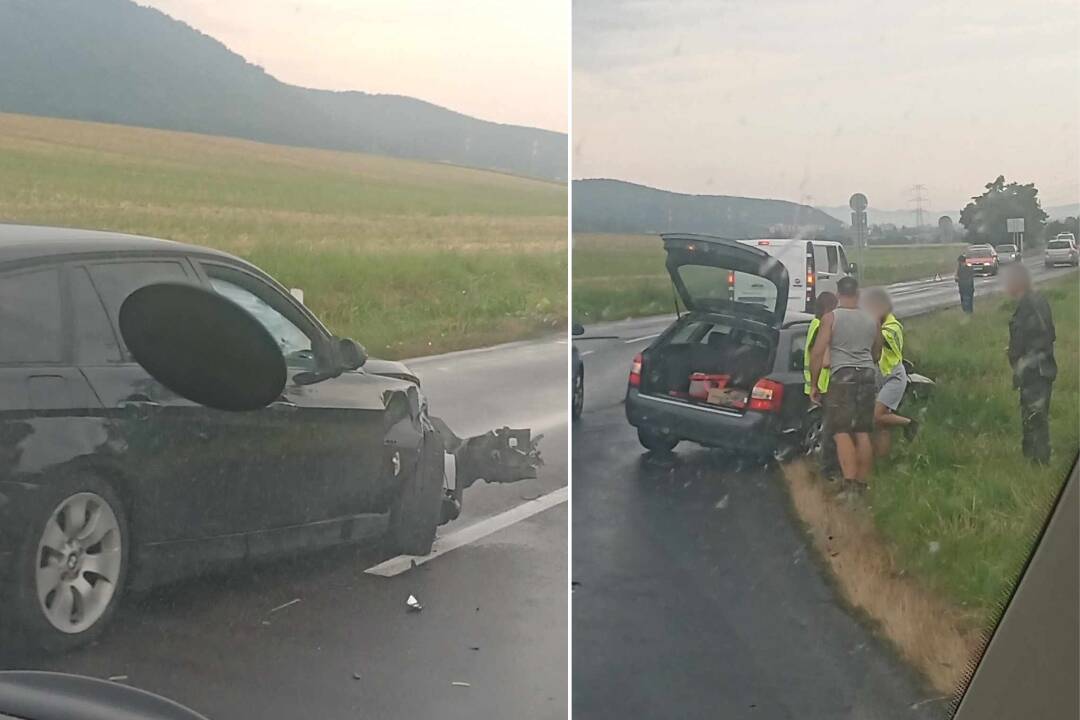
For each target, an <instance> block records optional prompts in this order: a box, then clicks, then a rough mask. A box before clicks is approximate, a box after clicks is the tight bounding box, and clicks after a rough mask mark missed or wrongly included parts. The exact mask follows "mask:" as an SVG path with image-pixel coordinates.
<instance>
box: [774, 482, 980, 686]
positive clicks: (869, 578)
mask: <svg viewBox="0 0 1080 720" xmlns="http://www.w3.org/2000/svg"><path fill="white" fill-rule="evenodd" d="M783 474H784V479H785V482H786V483H787V486H788V489H789V491H790V494H791V500H792V504H793V505H794V508H795V511H796V513H797V515H798V516H799V518H800V519H801V520H802V521H803V523H805V525H806V527H807V529H808V531H809V533H810V535H811V537H812V540H813V543H814V547H815V548H816V549H817V550H818V552H819V553H820V555H821V558H822V560H823V561H824V562H825V564H826V565H827V566H828V567H829V569H830V570H831V571H832V575H833V578H834V580H835V582H836V584H837V586H838V587H839V590H840V592H841V594H842V595H843V597H844V599H845V600H846V601H847V602H848V603H850V604H851V605H852V606H853V607H855V608H856V609H857V610H859V611H861V612H863V613H865V614H866V616H867V617H869V618H870V619H871V620H873V621H874V622H875V623H876V624H877V626H878V628H879V630H880V632H881V633H882V634H883V635H884V636H885V637H886V638H888V639H889V640H890V641H891V642H892V643H893V644H894V645H895V646H896V648H897V649H898V650H899V652H900V654H901V655H902V656H903V657H904V658H905V659H906V660H907V661H908V662H909V663H911V664H912V665H913V666H914V667H916V668H917V669H918V670H919V671H920V672H922V674H923V675H924V676H925V677H926V679H927V680H928V681H929V682H930V683H931V684H932V685H933V686H934V687H935V688H937V689H938V690H939V691H941V692H942V693H945V694H951V693H954V692H956V691H957V690H958V688H959V687H960V684H961V683H962V682H963V681H964V678H965V674H966V673H967V671H968V668H969V666H970V664H971V662H972V661H973V660H975V659H976V658H977V657H978V655H977V653H978V652H979V651H980V649H981V647H982V644H983V642H984V638H983V633H982V632H981V631H980V630H978V629H977V625H976V623H975V621H974V620H975V619H974V618H973V617H972V615H971V614H970V613H965V612H963V611H960V610H958V609H957V608H956V607H954V606H953V605H950V604H949V603H948V602H946V601H945V600H943V599H941V598H940V597H938V596H937V595H935V594H934V593H932V592H930V591H929V590H927V589H926V588H925V587H924V586H922V585H921V584H920V583H919V582H918V581H917V580H915V579H913V578H911V577H908V576H906V575H905V574H904V573H903V572H902V571H901V570H900V569H899V567H898V565H897V563H896V562H895V560H894V559H893V557H892V556H891V554H890V552H889V550H888V548H887V547H886V546H885V543H884V542H883V541H882V539H881V536H880V535H879V533H878V531H877V529H876V528H875V527H874V522H873V518H872V517H871V516H870V514H869V512H868V511H867V509H866V508H865V507H863V506H860V505H858V504H851V505H849V504H846V503H844V502H841V501H838V500H837V499H836V497H835V496H834V494H833V491H832V490H831V489H830V488H829V487H828V483H827V482H826V481H824V480H822V479H821V478H820V477H818V476H817V475H816V474H814V473H813V472H812V471H811V469H810V468H809V467H808V466H807V465H806V463H804V462H802V461H799V462H793V463H789V464H787V465H785V466H784V468H783Z"/></svg>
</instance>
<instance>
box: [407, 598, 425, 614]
mask: <svg viewBox="0 0 1080 720" xmlns="http://www.w3.org/2000/svg"><path fill="white" fill-rule="evenodd" d="M405 607H407V608H409V610H411V611H412V612H420V611H421V610H423V609H424V606H423V605H421V604H420V601H419V600H417V599H416V596H415V595H410V596H409V599H408V600H406V601H405Z"/></svg>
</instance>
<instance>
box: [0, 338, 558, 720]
mask: <svg viewBox="0 0 1080 720" xmlns="http://www.w3.org/2000/svg"><path fill="white" fill-rule="evenodd" d="M566 351H567V346H566V343H565V340H562V339H559V338H548V339H545V340H542V341H535V342H525V343H515V344H511V345H503V346H499V347H495V348H489V349H485V350H478V351H468V352H461V353H452V354H449V355H442V356H437V357H430V358H422V359H417V360H415V361H412V362H410V363H409V364H410V366H411V367H412V368H413V369H414V370H415V371H417V373H418V374H419V375H420V376H421V383H422V385H423V387H424V390H425V392H426V394H427V395H428V398H429V401H430V407H431V409H432V412H433V414H437V415H441V416H442V417H443V418H444V419H445V420H446V421H447V422H448V423H449V424H450V426H451V427H452V428H453V429H454V430H455V431H456V432H458V434H460V435H471V434H475V433H479V432H483V431H485V430H488V429H491V428H493V427H497V426H502V425H510V426H513V427H533V428H534V429H537V430H540V431H542V432H545V433H546V439H545V440H543V441H542V442H541V446H540V447H541V451H542V454H543V458H544V460H545V463H546V464H545V465H544V467H542V468H541V470H540V473H539V477H538V478H537V479H535V480H528V481H524V482H521V483H515V484H513V485H501V486H499V485H485V484H482V483H478V484H477V485H475V486H473V488H471V489H470V490H469V491H468V492H467V494H466V498H465V500H466V506H465V511H464V512H463V513H462V516H461V517H460V518H459V519H458V520H456V521H454V522H453V523H450V524H448V525H446V526H444V527H442V528H440V533H439V534H440V537H445V536H447V535H448V534H451V533H455V532H457V531H459V530H460V529H462V528H465V527H469V526H472V525H473V524H475V523H477V522H479V521H481V520H484V519H485V518H490V517H492V516H497V515H499V514H500V513H502V512H503V511H506V510H508V509H510V508H513V507H515V506H519V505H522V504H527V503H528V502H529V501H530V500H533V499H535V498H537V497H540V496H544V495H546V494H548V493H551V492H553V491H557V490H559V489H560V488H564V487H565V486H566V484H567V452H566V446H567V421H566V402H567V394H566V393H567V382H566ZM563 492H565V490H563ZM567 515H568V509H567V506H566V504H565V503H562V504H554V506H553V507H551V508H549V509H547V510H545V511H543V512H540V513H538V514H535V515H532V516H531V517H528V518H526V519H524V520H522V521H520V522H517V523H515V524H512V525H510V526H508V527H506V528H504V529H501V530H498V531H497V532H494V533H492V534H489V535H487V536H485V537H483V538H481V539H478V540H476V541H475V542H471V543H470V544H467V545H465V546H463V547H459V548H457V549H455V550H453V551H451V552H449V553H447V554H445V555H442V556H440V557H437V558H435V559H434V560H432V561H431V562H428V563H426V564H423V565H421V566H419V567H416V568H413V569H411V570H407V571H405V572H404V573H402V574H400V575H397V576H394V577H379V576H375V575H371V574H367V573H365V572H364V571H365V569H367V568H370V567H372V566H373V565H375V564H377V563H379V562H380V561H382V560H385V559H386V555H385V554H383V552H382V550H381V549H380V548H378V547H363V548H341V549H337V550H334V551H333V552H328V553H322V554H320V555H317V556H305V557H302V558H298V559H295V560H287V561H281V562H276V563H271V564H265V565H261V566H255V567H237V568H234V569H232V570H231V571H230V572H229V573H227V574H225V575H219V576H214V577H208V578H201V579H196V580H192V581H188V582H185V583H181V584H178V585H174V586H169V587H165V588H159V589H157V590H154V591H152V592H151V593H148V594H144V595H142V596H137V597H133V596H130V595H129V596H128V597H127V598H125V602H124V604H123V605H122V606H121V607H120V609H119V612H118V614H117V615H116V617H115V618H114V619H113V623H112V626H111V628H110V630H109V631H108V632H107V633H106V635H105V636H104V637H103V638H102V639H101V641H100V642H99V643H98V644H96V645H94V646H91V647H88V648H85V649H82V650H79V651H76V652H74V653H71V654H70V655H67V656H63V657H52V658H28V657H25V656H18V657H12V656H11V655H10V653H9V655H8V656H7V657H4V656H3V649H0V667H2V668H11V667H20V668H33V669H51V670H63V671H68V672H75V673H79V674H84V675H90V676H94V677H103V678H108V677H116V676H123V677H122V678H121V679H119V680H118V681H119V682H125V683H128V684H131V685H133V686H137V687H140V688H144V689H147V690H151V691H153V692H157V693H160V694H162V695H165V696H166V697H170V698H172V699H174V700H177V701H179V702H181V703H184V704H186V705H188V706H190V707H192V708H193V709H195V710H197V711H199V712H202V713H204V714H206V715H207V716H208V717H210V718H222V719H224V718H229V719H236V720H243V719H245V718H252V719H254V718H258V719H260V720H272V719H275V718H283V719H284V718H288V719H290V720H291V719H293V718H320V720H321V719H326V720H336V719H337V718H350V719H351V718H376V719H379V720H382V719H387V720H392V719H394V718H402V719H406V718H407V719H408V720H416V718H436V717H437V718H445V719H454V718H462V719H463V720H464V719H466V718H468V719H470V720H472V719H473V718H501V717H513V718H526V719H531V718H537V719H541V718H544V719H546V718H565V717H566V706H567V679H566V657H567V643H566V636H567V632H566V630H567V600H566V579H567ZM410 594H411V595H415V596H416V597H417V599H418V600H419V601H420V602H421V604H422V605H423V610H422V611H421V612H409V611H408V610H407V609H406V605H405V602H406V599H407V598H408V597H409V595H410ZM297 599H298V600H299V602H293V601H294V600H297ZM289 603H292V604H289ZM281 606H284V607H281ZM279 607H280V609H277V610H275V608H279ZM455 683H457V684H455Z"/></svg>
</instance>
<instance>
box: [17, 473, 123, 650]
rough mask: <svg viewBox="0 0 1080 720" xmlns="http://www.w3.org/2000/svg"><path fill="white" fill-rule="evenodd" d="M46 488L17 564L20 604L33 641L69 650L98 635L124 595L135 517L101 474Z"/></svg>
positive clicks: (28, 636)
mask: <svg viewBox="0 0 1080 720" xmlns="http://www.w3.org/2000/svg"><path fill="white" fill-rule="evenodd" d="M45 492H46V493H47V497H44V498H43V501H42V503H41V504H40V506H39V507H40V508H41V509H40V511H39V513H38V515H37V516H36V517H34V518H33V519H32V520H31V522H30V526H29V527H30V532H28V533H27V537H26V539H25V540H24V543H23V546H22V548H21V549H20V554H19V559H18V562H17V564H16V568H15V572H16V577H15V588H14V610H15V613H16V615H17V617H18V619H19V621H20V623H19V629H20V631H21V634H22V635H23V637H24V639H25V640H26V641H27V642H29V643H30V644H31V645H34V646H36V647H39V648H41V649H43V650H46V651H50V652H62V651H66V650H69V649H72V648H75V647H78V646H79V645H83V644H85V643H87V642H90V641H91V640H93V639H94V638H95V637H97V636H98V635H99V634H100V633H101V631H102V629H103V628H104V627H105V625H106V624H107V623H108V620H109V618H110V617H111V615H112V613H113V612H114V610H115V608H116V605H117V604H118V602H119V600H120V596H121V595H122V593H123V588H124V582H125V579H126V576H127V563H128V555H129V546H128V534H127V518H126V516H125V514H124V508H123V505H122V504H121V503H120V501H119V499H118V498H117V496H116V494H115V493H114V492H113V491H112V489H111V488H110V487H109V486H108V485H107V484H106V483H104V482H102V481H101V480H98V479H97V478H94V477H85V478H77V479H72V480H68V481H64V482H58V483H55V484H54V485H53V486H50V487H48V488H47V489H45Z"/></svg>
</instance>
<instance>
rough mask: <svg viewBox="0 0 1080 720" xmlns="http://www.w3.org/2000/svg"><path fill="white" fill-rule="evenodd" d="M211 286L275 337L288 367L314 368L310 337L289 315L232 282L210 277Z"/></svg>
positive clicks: (313, 354)
mask: <svg viewBox="0 0 1080 720" xmlns="http://www.w3.org/2000/svg"><path fill="white" fill-rule="evenodd" d="M210 284H211V285H212V286H213V288H214V289H215V290H217V291H218V292H219V293H221V294H222V295H224V296H225V297H227V298H229V299H230V300H232V301H233V302H234V303H236V304H237V305H239V306H240V307H242V308H244V309H245V310H247V311H248V312H249V313H251V314H252V315H253V316H254V317H255V319H256V320H258V321H259V322H260V323H261V324H262V326H263V327H264V328H266V329H267V330H268V331H269V332H270V334H271V335H272V336H273V337H274V340H276V341H277V344H278V347H280V348H281V352H282V354H283V355H285V361H286V363H287V364H288V365H289V367H301V368H305V369H314V367H315V353H314V352H313V350H312V343H311V338H310V337H308V336H307V334H306V333H304V331H303V330H301V329H300V328H299V327H297V326H296V324H295V323H293V322H292V321H291V320H289V318H287V317H285V316H284V315H283V314H282V313H280V312H279V311H278V310H276V309H274V308H273V307H272V306H271V305H270V304H269V303H268V302H266V301H265V300H263V299H262V298H261V297H259V296H258V295H256V294H255V293H253V292H251V291H250V290H248V289H247V288H244V287H241V286H240V285H237V284H236V283H233V282H230V281H229V280H224V279H222V278H218V277H211V278H210Z"/></svg>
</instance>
